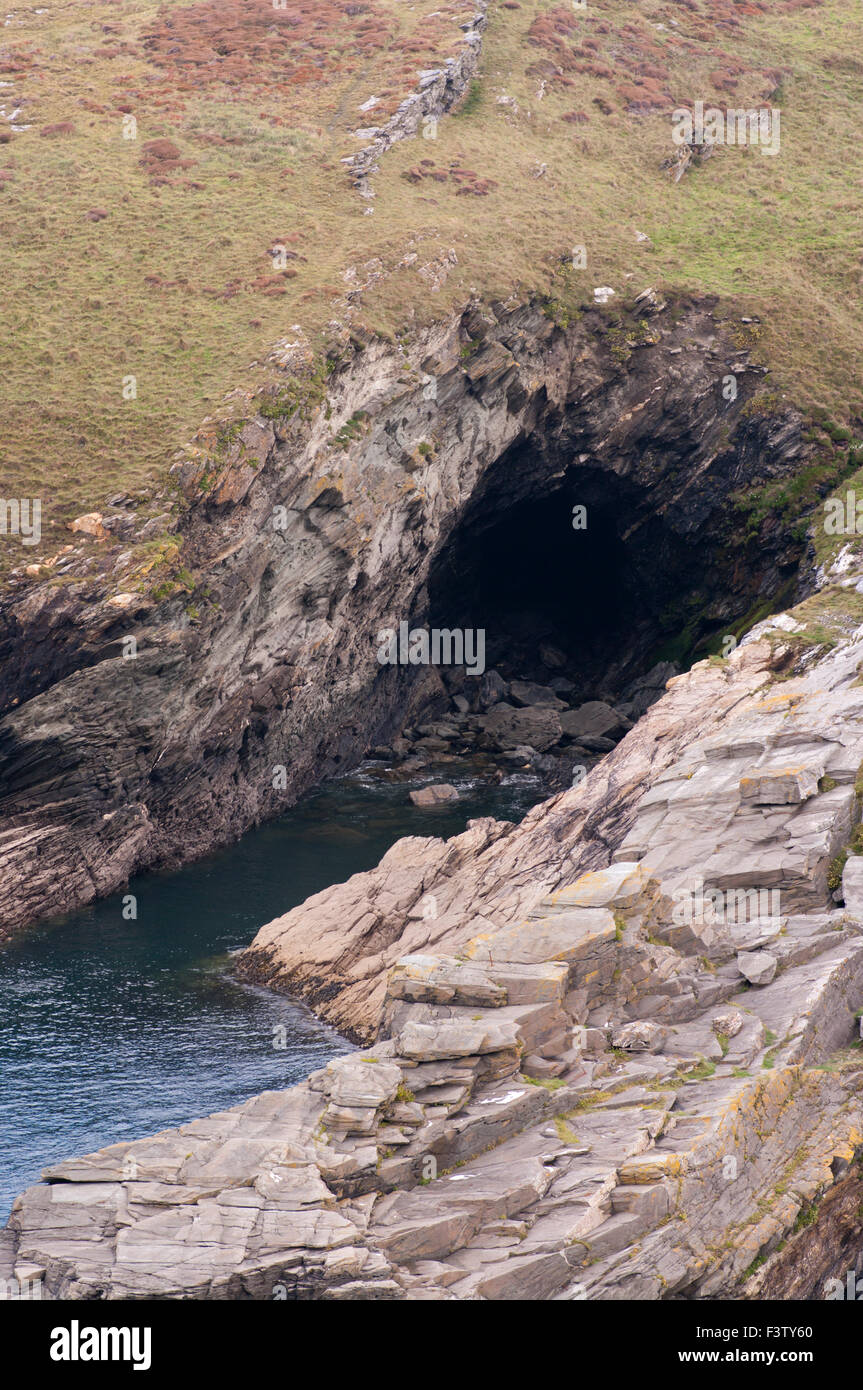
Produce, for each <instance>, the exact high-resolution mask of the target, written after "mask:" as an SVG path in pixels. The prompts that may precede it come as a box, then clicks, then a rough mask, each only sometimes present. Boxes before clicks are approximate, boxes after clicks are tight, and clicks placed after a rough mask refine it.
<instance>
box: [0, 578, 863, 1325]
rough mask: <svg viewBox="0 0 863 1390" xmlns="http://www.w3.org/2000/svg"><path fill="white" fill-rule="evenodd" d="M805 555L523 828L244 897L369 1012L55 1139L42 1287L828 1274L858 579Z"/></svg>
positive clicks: (744, 1281)
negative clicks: (283, 1055)
mask: <svg viewBox="0 0 863 1390" xmlns="http://www.w3.org/2000/svg"><path fill="white" fill-rule="evenodd" d="M822 578H823V581H824V587H823V588H822V590H821V591H820V594H819V595H818V596H816V598H814V599H810V600H807V602H806V603H804V604H803V605H801V606H800V607H799V608H798V609H797V610H795V611H794V612H793V613H792V614H791V615H781V616H779V617H777V618H775V619H769V620H767V621H766V622H765V623H764V624H762V625H761V626H760V628H759V629H756V630H755V631H754V632H753V634H752V635H751V637H750V638H749V639H748V640H746V641H745V642H744V643H742V644H741V646H740V647H739V648H738V650H737V651H735V652H734V653H733V655H732V656H731V657H730V658H729V659H728V660H727V661H719V660H711V661H706V662H702V663H699V664H698V665H696V666H695V667H694V668H693V669H692V670H691V671H690V672H689V673H687V674H686V675H683V676H680V677H678V678H676V679H674V680H672V681H671V682H670V684H669V690H668V692H667V694H666V695H665V696H664V697H663V698H662V700H660V701H659V703H658V704H656V705H654V706H653V707H652V708H651V709H650V710H649V711H648V712H647V714H646V715H645V716H644V717H643V719H642V720H640V721H639V723H638V724H637V725H636V727H635V728H634V729H633V730H632V731H631V732H630V733H629V734H628V735H627V736H626V738H625V739H624V740H623V741H622V742H621V743H620V745H619V746H618V747H617V749H616V750H615V752H614V753H613V754H611V755H610V756H609V757H608V758H606V759H605V760H604V761H603V762H602V763H601V764H600V765H599V766H598V767H597V768H596V769H594V771H593V772H591V774H590V775H589V777H588V778H587V779H586V781H585V782H584V783H583V784H582V785H581V786H579V787H578V788H575V789H573V790H572V791H570V792H567V793H565V794H563V795H562V796H559V797H557V798H555V799H553V800H552V801H550V802H548V803H546V804H544V805H542V806H540V807H537V808H536V809H535V810H534V811H533V812H532V813H531V814H530V815H529V816H528V818H527V819H526V820H525V821H524V822H523V824H522V825H521V826H519V827H518V828H516V827H511V826H505V825H504V826H501V825H498V826H495V825H494V824H490V823H482V822H480V823H478V824H474V825H472V826H471V827H470V828H469V830H468V831H467V833H466V834H465V835H463V836H460V837H457V838H456V839H455V840H454V841H450V842H448V843H446V844H444V843H443V842H440V841H434V840H432V841H416V840H407V841H402V842H400V843H399V844H398V845H397V846H395V847H394V849H393V850H392V851H390V853H389V854H388V855H387V856H386V857H385V859H384V860H383V861H382V863H381V864H380V866H379V867H378V869H376V870H375V871H373V872H372V873H370V874H364V875H359V876H357V877H356V878H354V879H353V880H351V881H350V882H349V883H348V884H346V885H344V886H342V887H337V888H334V889H330V890H328V891H327V892H326V893H324V894H320V895H318V897H317V898H316V899H312V900H310V901H309V902H308V903H307V904H305V905H303V906H302V907H301V908H298V909H296V910H295V911H294V912H293V913H290V914H289V915H288V917H286V918H284V919H281V920H280V921H278V922H276V923H273V924H270V926H269V927H267V928H265V929H263V931H262V932H261V934H260V935H259V938H258V940H257V942H256V943H255V946H254V947H253V949H252V952H251V953H250V959H251V961H252V962H253V963H254V962H257V963H258V968H259V969H260V968H261V962H262V961H263V962H266V966H267V968H268V969H270V970H271V971H274V972H275V973H276V974H278V973H279V972H283V974H284V977H285V978H286V979H288V980H290V981H291V982H295V981H298V982H300V983H303V982H305V983H306V984H308V981H309V980H310V979H311V978H312V976H313V975H315V974H317V973H322V972H324V971H326V972H327V975H328V978H329V979H330V981H331V984H332V992H333V994H334V995H335V1004H334V1006H333V1007H332V1008H331V1009H330V1012H331V1014H333V1016H336V1017H340V1018H341V1019H342V1020H343V1021H349V1022H350V1023H351V1024H352V1026H353V1027H354V1028H355V1030H356V1031H357V1032H363V1031H364V1032H366V1033H367V1035H369V1036H371V1035H372V1034H374V1033H375V1032H376V1031H377V1033H378V1036H377V1038H376V1040H375V1042H374V1044H373V1046H371V1047H369V1048H368V1049H367V1050H366V1051H364V1052H358V1053H353V1054H350V1055H348V1056H346V1057H343V1058H339V1059H337V1060H335V1061H333V1062H331V1063H330V1064H329V1065H328V1067H327V1068H326V1069H324V1070H323V1071H321V1072H319V1073H316V1074H315V1075H313V1076H312V1077H310V1078H309V1080H308V1081H307V1082H306V1083H304V1084H303V1085H300V1086H297V1087H294V1088H293V1089H292V1090H291V1091H288V1092H284V1093H270V1094H266V1095H262V1096H258V1097H255V1098H254V1099H253V1100H251V1101H249V1102H247V1103H246V1104H244V1105H242V1106H239V1107H237V1108H236V1109H234V1110H231V1111H228V1112H225V1113H224V1114H220V1115H213V1116H210V1117H208V1118H207V1119H205V1120H200V1121H195V1122H193V1123H192V1124H191V1125H186V1126H184V1127H183V1128H181V1129H180V1130H178V1131H168V1132H165V1133H163V1134H160V1135H157V1136H155V1137H154V1138H152V1139H146V1140H139V1141H136V1142H133V1143H131V1144H128V1143H122V1144H116V1145H114V1146H112V1147H111V1148H109V1149H106V1150H103V1151H102V1152H100V1153H98V1154H93V1155H90V1156H88V1157H86V1158H83V1159H80V1160H73V1161H70V1162H68V1163H62V1164H59V1165H57V1166H55V1167H54V1168H52V1169H50V1170H48V1171H47V1172H46V1174H45V1181H44V1182H43V1183H42V1184H40V1185H38V1186H36V1187H34V1188H31V1189H30V1190H29V1191H28V1192H27V1193H25V1194H24V1195H23V1196H22V1197H21V1198H19V1199H18V1201H17V1202H16V1204H15V1208H14V1211H13V1215H12V1218H11V1220H10V1223H9V1227H8V1228H7V1231H6V1233H5V1236H4V1241H5V1244H4V1251H5V1258H6V1263H7V1267H8V1272H9V1275H10V1276H11V1275H12V1274H13V1273H14V1274H15V1275H16V1276H17V1277H18V1278H19V1279H20V1280H22V1281H23V1280H25V1279H33V1278H36V1279H42V1280H43V1281H44V1286H45V1289H46V1292H47V1294H48V1295H50V1296H52V1297H62V1298H92V1297H109V1298H124V1297H132V1298H134V1297H146V1296H154V1295H155V1296H160V1297H177V1298H184V1297H196V1298H201V1297H204V1298H207V1297H210V1298H237V1297H239V1298H243V1297H246V1298H249V1297H251V1298H276V1299H279V1298H317V1297H324V1298H337V1299H338V1298H374V1299H378V1298H383V1299H417V1298H421V1299H429V1298H432V1299H453V1298H460V1299H464V1298H468V1299H477V1298H479V1299H514V1298H524V1297H531V1298H554V1299H583V1298H589V1299H594V1298H602V1299H608V1298H612V1299H614V1298H621V1297H627V1298H632V1297H635V1298H641V1299H645V1298H647V1299H651V1298H654V1299H658V1298H669V1297H670V1298H675V1297H678V1298H679V1297H686V1298H692V1297H714V1298H716V1297H718V1298H727V1297H739V1296H741V1295H742V1296H744V1297H747V1296H759V1293H763V1294H765V1295H778V1296H785V1297H810V1296H812V1297H816V1296H822V1297H823V1296H824V1291H823V1290H824V1280H825V1279H826V1278H827V1277H835V1276H836V1271H837V1270H839V1269H840V1267H841V1266H843V1265H844V1262H845V1260H846V1258H850V1257H848V1256H847V1250H848V1248H849V1244H848V1243H849V1223H850V1228H853V1229H854V1230H856V1229H857V1227H858V1225H859V1204H857V1205H855V1203H856V1201H857V1194H858V1189H859V1182H858V1177H857V1172H858V1160H859V1158H860V1156H861V1153H863V1125H861V1110H860V1100H859V1083H860V1077H861V1070H860V1060H859V1052H858V1050H857V1042H856V1039H857V1034H858V1028H857V1015H858V1014H859V1013H860V1011H861V1007H863V888H861V884H863V877H861V875H860V874H859V873H858V872H857V870H858V868H859V867H860V865H861V864H863V859H860V858H858V857H857V856H856V854H854V853H852V854H850V855H848V854H847V850H848V847H849V845H850V846H851V848H852V849H855V848H856V847H857V841H856V839H855V827H856V825H857V823H858V821H859V816H860V807H859V795H860V781H859V768H860V763H861V759H863V687H861V685H860V680H859V667H860V662H861V659H863V629H861V628H860V626H859V621H860V618H861V616H863V615H861V612H860V599H859V595H858V594H857V592H856V586H857V585H858V584H859V583H861V582H863V579H861V576H860V573H859V571H857V570H856V569H854V567H853V566H850V567H849V566H848V565H847V564H845V563H844V562H843V563H841V564H840V566H839V569H838V571H837V573H835V574H834V575H832V576H831V575H827V576H823V577H822ZM827 614H829V621H830V623H831V630H832V632H833V634H834V636H833V638H832V643H833V645H832V646H831V647H830V650H829V651H828V652H827V653H826V654H825V651H824V645H823V644H819V645H817V646H813V645H812V643H811V642H807V640H806V636H807V630H808V625H809V624H810V623H812V622H813V620H814V619H815V617H816V616H817V621H818V622H819V623H823V622H824V621H825V620H826V618H825V615H827ZM843 865H844V870H843ZM753 893H754V894H755V897H754V899H753V898H752V896H751V895H752V894H753ZM428 895H432V896H434V898H436V899H437V901H438V903H439V904H440V909H441V910H440V914H439V915H438V916H437V917H434V918H429V917H428V916H427V915H422V914H418V913H417V911H416V908H417V905H418V903H419V902H420V901H421V900H422V899H423V897H426V898H427V897H428ZM822 1213H823V1214H822ZM852 1263H853V1262H852ZM854 1267H855V1268H856V1265H855V1266H854ZM838 1277H840V1278H844V1269H841V1270H840V1274H839V1276H838Z"/></svg>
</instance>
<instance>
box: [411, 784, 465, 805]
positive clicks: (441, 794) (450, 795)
mask: <svg viewBox="0 0 863 1390" xmlns="http://www.w3.org/2000/svg"><path fill="white" fill-rule="evenodd" d="M410 799H411V801H412V802H413V804H414V806H440V805H442V804H443V803H444V802H446V801H458V792H457V791H456V789H455V787H452V786H450V784H449V782H438V783H437V784H436V785H435V786H433V787H420V789H419V790H418V791H413V792H411V793H410Z"/></svg>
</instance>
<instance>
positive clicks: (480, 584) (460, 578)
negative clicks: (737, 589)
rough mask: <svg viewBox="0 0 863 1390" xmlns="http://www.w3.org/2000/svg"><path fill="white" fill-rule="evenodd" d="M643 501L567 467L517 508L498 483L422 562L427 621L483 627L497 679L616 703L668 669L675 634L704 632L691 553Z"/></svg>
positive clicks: (624, 487)
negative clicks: (562, 687)
mask: <svg viewBox="0 0 863 1390" xmlns="http://www.w3.org/2000/svg"><path fill="white" fill-rule="evenodd" d="M503 471H504V473H507V472H508V471H509V470H503ZM646 502H647V499H646V498H645V497H644V496H643V494H640V493H639V491H638V490H637V489H636V488H635V487H634V486H633V485H632V484H631V483H630V482H628V481H627V480H626V479H624V478H620V477H618V476H617V475H615V474H613V473H612V474H610V473H608V472H607V471H604V470H601V469H591V468H585V467H581V466H576V467H572V468H570V469H568V470H566V471H565V473H564V474H563V475H562V476H561V475H558V477H557V479H556V480H555V482H554V483H553V484H552V487H551V490H550V491H548V492H546V493H545V494H544V495H540V496H535V495H534V496H530V495H528V496H522V497H518V498H516V499H515V500H513V499H512V498H511V497H509V498H508V497H507V488H506V484H505V481H504V480H501V479H499V480H498V481H497V482H496V483H493V484H491V485H490V486H489V487H487V488H486V489H484V490H483V492H482V494H481V495H480V496H476V497H475V498H473V499H472V501H471V503H470V506H469V508H468V509H467V510H466V512H465V514H464V516H463V518H462V520H461V521H460V523H459V524H458V525H457V526H456V528H455V529H454V531H453V532H452V533H451V534H450V536H449V539H448V541H447V543H446V544H445V545H444V547H443V549H442V550H441V552H440V554H439V556H438V558H437V560H436V561H435V562H434V563H433V565H432V568H431V571H430V575H429V583H428V615H429V616H428V621H429V624H430V625H431V626H439V627H465V628H482V629H484V630H485V633H486V639H485V640H486V666H487V667H492V668H494V669H495V670H497V671H499V672H500V673H501V675H502V676H503V677H504V678H505V679H507V680H511V679H513V678H518V679H522V680H525V679H526V680H531V681H534V682H537V683H540V684H551V685H555V684H560V683H562V682H565V683H566V690H567V695H568V698H569V699H581V700H589V699H605V700H608V699H614V698H617V697H619V696H620V694H621V692H622V691H623V690H624V688H625V687H626V686H627V684H629V683H631V682H632V681H633V680H635V679H637V678H638V677H639V676H641V675H643V673H644V672H645V670H646V668H647V667H648V666H649V665H651V664H655V663H657V662H660V661H662V659H663V658H665V660H666V664H668V658H669V657H673V656H674V655H675V641H674V640H673V639H674V638H675V637H677V638H678V643H677V645H680V640H681V639H680V633H679V627H683V628H684V629H686V634H685V639H683V640H687V641H688V640H689V639H690V638H692V642H693V645H694V643H695V641H697V638H698V636H699V635H700V629H701V628H702V627H704V626H709V624H710V619H709V616H708V612H707V610H708V608H709V594H708V593H706V592H705V590H704V564H703V559H702V557H700V555H699V550H698V548H697V547H692V546H691V545H687V544H686V543H685V541H684V540H683V539H682V538H681V537H680V536H677V535H675V534H674V533H673V532H671V531H670V530H669V529H668V528H667V527H666V526H665V525H664V523H663V521H662V519H661V518H660V517H657V516H655V515H651V513H650V511H649V508H648V507H647V505H646ZM687 624H688V627H687ZM678 625H679V626H678ZM675 628H678V630H677V631H676V632H675V631H674V629H675ZM669 639H671V640H669ZM670 673H671V671H670V666H669V671H668V673H667V674H670ZM660 689H661V686H660Z"/></svg>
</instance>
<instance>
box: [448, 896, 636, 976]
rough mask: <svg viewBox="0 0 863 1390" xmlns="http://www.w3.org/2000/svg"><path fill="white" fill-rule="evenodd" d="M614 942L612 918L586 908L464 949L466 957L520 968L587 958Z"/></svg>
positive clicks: (522, 926) (514, 928)
mask: <svg viewBox="0 0 863 1390" xmlns="http://www.w3.org/2000/svg"><path fill="white" fill-rule="evenodd" d="M615 939H616V928H615V922H614V917H613V915H612V914H611V913H610V912H609V911H607V909H605V908H588V907H585V908H576V909H574V910H573V911H571V912H561V913H555V914H554V916H551V917H545V918H540V919H536V920H535V919H530V920H527V921H524V922H519V923H517V924H515V925H514V926H512V927H504V928H503V929H502V930H501V931H499V932H495V933H494V934H493V935H489V936H486V935H483V936H478V937H474V939H473V941H471V942H469V943H468V945H467V947H466V948H465V955H466V956H468V957H469V958H470V959H472V960H479V961H495V960H499V961H512V962H515V963H516V964H521V965H531V964H534V963H537V962H540V961H555V960H562V961H576V960H582V959H584V957H585V956H586V955H587V954H589V952H590V951H591V949H592V948H596V949H599V948H600V947H601V946H602V945H603V944H605V943H607V942H610V941H614V940H615Z"/></svg>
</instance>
